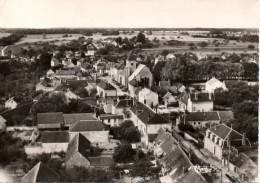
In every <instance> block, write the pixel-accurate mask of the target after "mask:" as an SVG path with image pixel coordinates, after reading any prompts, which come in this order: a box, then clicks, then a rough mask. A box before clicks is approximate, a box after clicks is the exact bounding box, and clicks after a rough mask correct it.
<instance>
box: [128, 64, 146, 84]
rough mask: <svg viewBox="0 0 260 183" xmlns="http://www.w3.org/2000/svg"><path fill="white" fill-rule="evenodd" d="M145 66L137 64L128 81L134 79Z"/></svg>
mask: <svg viewBox="0 0 260 183" xmlns="http://www.w3.org/2000/svg"><path fill="white" fill-rule="evenodd" d="M145 67H146V66H145V65H143V64H140V65H138V67H137V68H136V69H135V71H134V72H133V73H132V74H131V76H130V77H129V79H128V80H129V81H131V80H132V79H134V78H135V77H136V76H137V75H138V74H139V73H140V72H141V71H142V70H143V69H144V68H145Z"/></svg>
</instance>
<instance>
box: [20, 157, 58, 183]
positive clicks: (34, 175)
mask: <svg viewBox="0 0 260 183" xmlns="http://www.w3.org/2000/svg"><path fill="white" fill-rule="evenodd" d="M59 181H60V175H59V174H57V173H56V172H54V171H53V170H52V169H50V168H49V167H48V166H46V165H45V164H44V163H42V162H39V163H38V164H37V165H35V166H34V167H33V168H32V169H31V170H30V171H29V172H28V173H27V174H26V175H25V176H23V178H22V182H23V183H35V182H59Z"/></svg>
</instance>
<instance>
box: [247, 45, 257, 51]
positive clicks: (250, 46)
mask: <svg viewBox="0 0 260 183" xmlns="http://www.w3.org/2000/svg"><path fill="white" fill-rule="evenodd" d="M247 48H248V49H250V50H253V49H255V46H254V45H252V44H250V45H248V47H247Z"/></svg>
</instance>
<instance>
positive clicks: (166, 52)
mask: <svg viewBox="0 0 260 183" xmlns="http://www.w3.org/2000/svg"><path fill="white" fill-rule="evenodd" d="M169 53H170V52H169V50H163V51H162V53H161V55H163V56H166V55H168V54H169Z"/></svg>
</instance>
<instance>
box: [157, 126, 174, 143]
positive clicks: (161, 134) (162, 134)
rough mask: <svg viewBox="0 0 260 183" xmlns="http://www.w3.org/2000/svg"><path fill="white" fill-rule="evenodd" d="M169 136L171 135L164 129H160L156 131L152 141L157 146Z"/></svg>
mask: <svg viewBox="0 0 260 183" xmlns="http://www.w3.org/2000/svg"><path fill="white" fill-rule="evenodd" d="M170 136H171V134H170V133H169V132H167V131H166V129H165V128H162V127H161V128H160V129H159V130H158V135H157V136H156V138H155V139H154V142H155V144H159V143H161V142H163V141H165V140H166V139H167V138H169V137H170Z"/></svg>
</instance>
